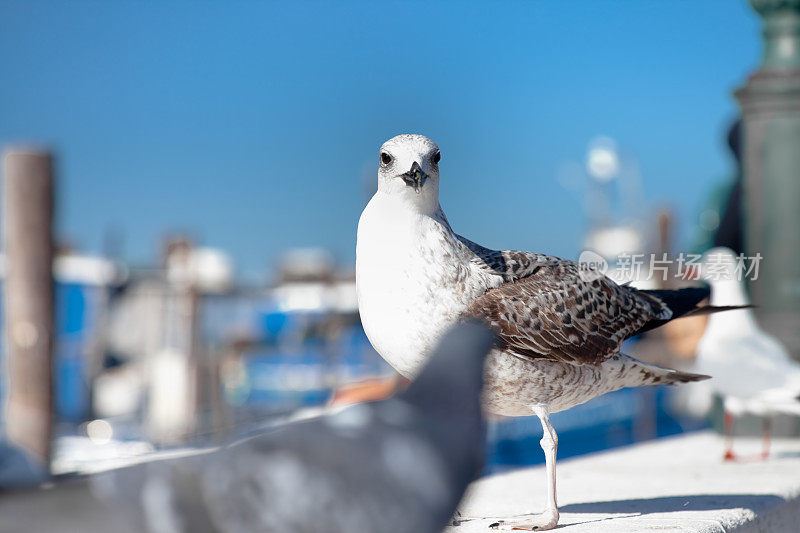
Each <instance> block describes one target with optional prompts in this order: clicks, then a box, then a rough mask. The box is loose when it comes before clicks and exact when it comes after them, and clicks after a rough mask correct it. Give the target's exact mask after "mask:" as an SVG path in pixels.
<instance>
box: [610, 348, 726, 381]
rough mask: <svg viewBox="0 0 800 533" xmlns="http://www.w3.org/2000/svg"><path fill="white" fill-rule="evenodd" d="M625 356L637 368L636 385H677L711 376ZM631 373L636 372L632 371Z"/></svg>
mask: <svg viewBox="0 0 800 533" xmlns="http://www.w3.org/2000/svg"><path fill="white" fill-rule="evenodd" d="M625 357H627V358H628V360H629V361H632V362H634V363H635V366H634V369H635V370H638V378H639V379H638V380H637V381H638V383H636V385H677V384H678V383H691V382H694V381H703V380H706V379H710V378H711V376H707V375H705V374H695V373H692V372H684V371H683V370H675V369H674V368H667V367H665V366H659V365H654V364H652V363H645V362H644V361H639V360H638V359H636V358H634V357H631V356H629V355H628V356H625ZM635 370H634V371H635ZM633 375H636V374H635V373H634V374H633Z"/></svg>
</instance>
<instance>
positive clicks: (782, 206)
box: [735, 0, 800, 359]
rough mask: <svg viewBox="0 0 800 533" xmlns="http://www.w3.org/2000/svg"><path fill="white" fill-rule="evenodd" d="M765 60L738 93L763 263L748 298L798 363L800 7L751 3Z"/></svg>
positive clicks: (749, 251)
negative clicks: (760, 30) (760, 28)
mask: <svg viewBox="0 0 800 533" xmlns="http://www.w3.org/2000/svg"><path fill="white" fill-rule="evenodd" d="M750 4H752V6H753V8H754V9H755V10H756V11H757V12H758V14H759V15H761V17H762V18H763V19H764V34H763V35H764V56H763V59H762V62H761V66H760V68H759V70H758V71H757V72H755V73H754V74H753V75H751V76H750V77H749V79H748V80H747V83H746V84H745V86H744V87H742V88H740V89H739V90H737V91H736V93H735V94H736V98H737V99H738V100H739V104H740V105H741V108H742V115H743V122H744V198H743V200H744V201H743V210H744V212H743V216H744V232H745V234H744V239H745V250H746V255H748V256H755V255H756V254H757V253H760V254H761V256H762V257H763V259H762V261H761V263H760V268H759V273H758V279H756V280H754V281H750V287H749V288H750V295H751V297H752V299H753V303H754V304H755V305H757V306H758V308H757V309H756V313H757V316H758V319H759V323H760V325H761V326H762V327H763V328H764V329H765V330H766V331H768V332H770V333H772V334H773V335H775V336H777V337H778V338H779V339H780V340H781V341H782V342H783V344H784V345H785V346H786V348H788V349H789V351H790V352H791V353H792V355H793V356H794V357H795V358H798V359H800V0H750Z"/></svg>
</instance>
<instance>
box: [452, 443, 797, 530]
mask: <svg viewBox="0 0 800 533" xmlns="http://www.w3.org/2000/svg"><path fill="white" fill-rule="evenodd" d="M760 446H761V443H760V441H759V440H757V439H747V438H740V439H737V440H736V448H735V450H736V452H737V453H740V454H742V455H747V456H750V457H755V456H757V455H758V453H759V451H760V449H761V448H760ZM722 453H723V441H722V438H721V437H720V436H717V435H715V434H713V433H711V432H701V433H694V434H689V435H683V436H679V437H672V438H668V439H661V440H658V441H652V442H648V443H644V444H639V445H634V446H629V447H625V448H619V449H616V450H612V451H609V452H603V453H598V454H592V455H589V456H584V457H580V458H575V459H568V460H565V461H560V462H558V469H557V475H558V500H559V504H560V510H561V519H560V521H559V528H558V531H564V533H579V532H588V531H591V532H632V531H653V530H658V531H691V532H703V533H712V532H713V533H718V532H729V531H737V532H751V531H765V532H767V531H769V532H782V531H787V532H800V439H791V440H790V439H781V440H777V441H775V442H773V446H772V455H771V456H770V458H769V459H768V460H766V461H760V460H751V461H742V462H736V463H727V462H723V461H722ZM544 498H545V472H544V467H543V466H541V467H534V468H526V469H523V470H517V471H513V472H508V473H503V474H497V475H494V476H489V477H487V478H484V479H481V480H479V481H477V482H475V483H474V484H473V485H472V486H471V487H470V490H469V491H468V493H467V496H466V498H465V500H464V501H463V502H462V504H461V506H460V509H459V510H460V512H461V517H462V519H463V520H462V521H461V522H460V524H459V525H457V526H452V527H448V528H447V530H446V533H471V532H484V533H485V532H487V531H490V530H489V529H488V528H489V525H490V524H491V523H493V522H496V521H498V520H513V519H514V517H515V516H520V515H524V514H525V513H531V512H537V511H540V510H541V509H542V507H543V506H544Z"/></svg>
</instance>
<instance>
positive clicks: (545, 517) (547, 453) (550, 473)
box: [492, 405, 558, 531]
mask: <svg viewBox="0 0 800 533" xmlns="http://www.w3.org/2000/svg"><path fill="white" fill-rule="evenodd" d="M533 411H534V412H535V413H536V416H538V417H539V420H541V422H542V430H543V433H544V435H543V436H542V440H541V441H539V444H541V446H542V450H543V451H544V462H545V469H546V471H547V506H546V507H545V510H544V512H543V513H539V514H535V515H533V516H530V517H526V518H525V519H524V520H521V521H519V522H516V521H515V522H505V521H501V522H498V523H496V524H492V527H493V528H494V529H501V530H506V531H509V530H513V531H544V530H546V529H553V528H554V527H556V525H557V524H558V503H557V501H556V452H557V450H558V435H556V430H555V429H553V425H552V424H551V423H550V412H549V411H548V409H547V407H545V406H544V405H535V406H534V407H533Z"/></svg>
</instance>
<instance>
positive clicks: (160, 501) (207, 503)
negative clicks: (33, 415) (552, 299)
mask: <svg viewBox="0 0 800 533" xmlns="http://www.w3.org/2000/svg"><path fill="white" fill-rule="evenodd" d="M493 340H494V337H493V335H492V334H491V333H490V331H489V330H488V328H486V327H484V326H481V325H478V324H477V323H469V324H462V325H459V326H457V327H455V328H453V330H451V331H450V332H449V333H448V334H447V335H446V336H445V337H444V338H443V340H442V342H441V344H440V345H439V347H438V348H437V350H436V352H435V354H434V356H433V357H432V358H431V360H430V362H429V363H428V365H427V366H426V367H425V369H424V370H423V372H422V373H421V375H420V377H419V378H418V379H417V380H416V381H415V382H414V383H413V384H411V386H409V388H408V389H407V390H405V391H404V392H402V393H400V394H398V395H397V396H395V397H392V398H389V399H386V400H383V401H380V402H375V403H369V404H357V405H353V406H351V407H348V408H346V409H345V410H343V411H340V412H338V413H336V414H333V415H328V416H323V417H319V418H316V419H311V420H307V421H304V422H299V423H293V424H289V425H287V426H284V427H282V428H280V429H277V430H274V431H270V432H268V433H265V434H261V435H258V436H255V437H251V438H248V439H246V440H243V441H239V442H237V443H235V444H232V445H230V446H227V447H224V448H221V449H217V450H210V451H207V452H204V453H200V454H197V455H193V456H191V457H183V458H180V459H171V460H164V461H156V462H151V463H145V464H141V465H137V466H134V467H130V468H125V469H121V470H117V471H111V472H106V473H104V474H102V475H99V476H98V477H97V478H96V480H95V488H96V492H99V493H101V494H106V495H107V499H111V500H113V501H114V502H115V503H118V504H120V508H121V509H123V510H126V511H127V512H128V514H129V515H130V516H131V517H132V519H133V520H135V521H136V523H137V525H138V527H139V528H140V529H142V530H145V531H150V532H153V533H156V532H159V533H160V532H164V533H166V532H170V533H172V532H175V533H178V532H192V533H196V532H254V531H258V532H281V533H284V532H292V533H306V532H309V533H310V532H320V533H321V532H325V533H336V532H342V533H345V532H347V533H354V532H358V533H369V532H376V533H377V532H380V533H401V532H403V533H426V532H430V533H438V532H440V531H441V530H442V529H443V528H444V527H445V525H446V523H447V521H448V520H449V519H450V517H451V516H452V514H453V512H454V511H455V508H456V505H457V504H458V502H459V501H460V499H461V496H462V495H463V492H464V490H465V489H466V487H467V485H468V484H469V483H470V482H471V481H472V480H473V479H474V477H475V476H476V475H477V473H478V471H479V469H480V466H481V464H482V458H483V445H484V424H483V419H482V413H481V404H480V393H481V387H482V380H483V362H484V358H485V356H486V354H487V353H488V352H489V350H490V348H491V346H492V343H493Z"/></svg>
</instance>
